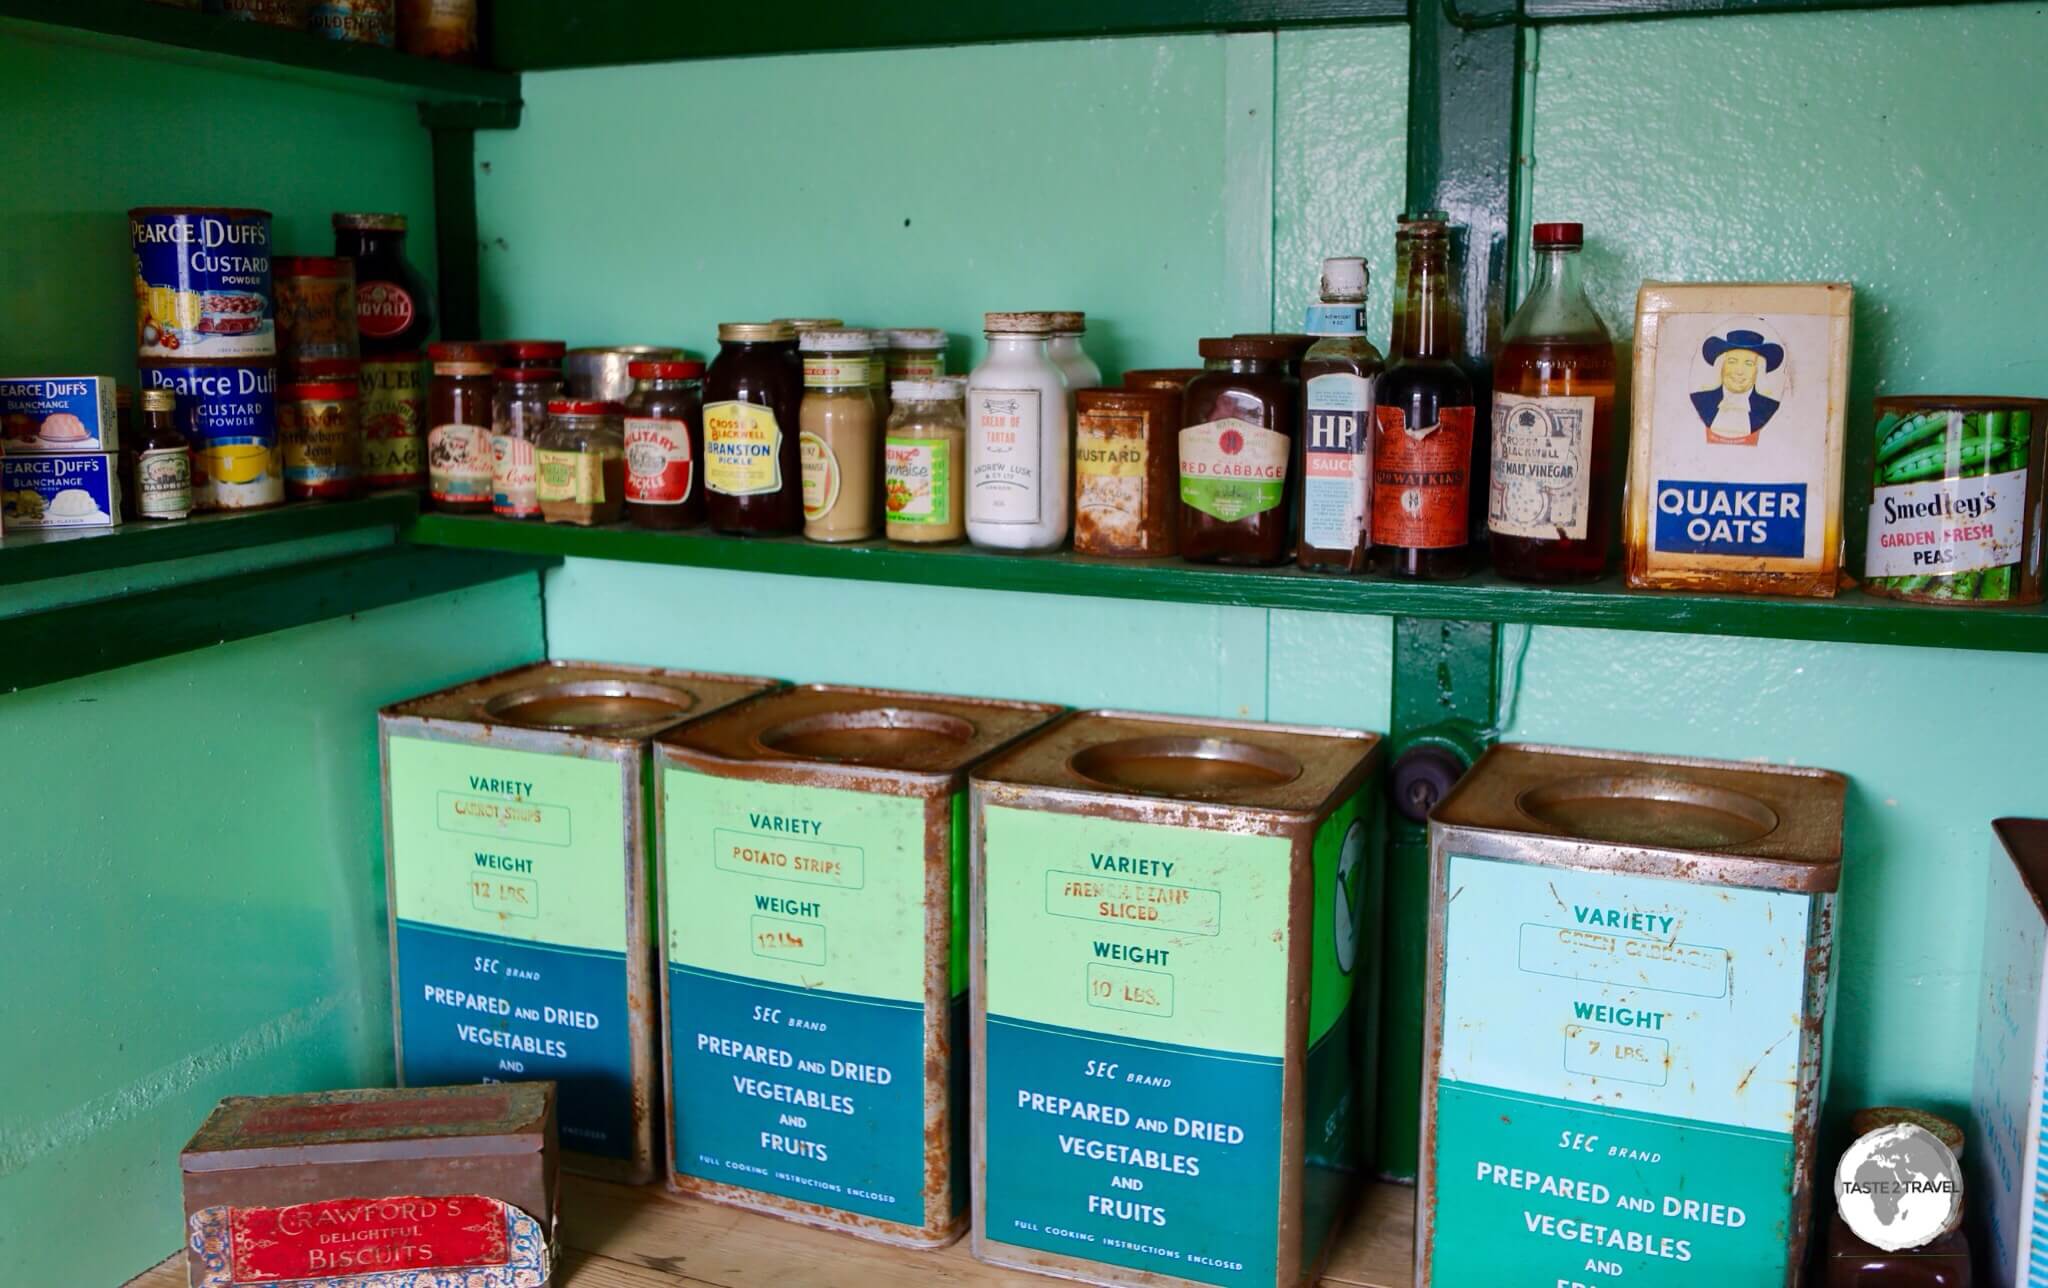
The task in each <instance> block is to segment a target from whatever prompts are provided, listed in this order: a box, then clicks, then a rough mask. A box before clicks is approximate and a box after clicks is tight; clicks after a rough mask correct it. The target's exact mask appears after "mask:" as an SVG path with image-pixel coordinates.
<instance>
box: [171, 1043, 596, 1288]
mask: <svg viewBox="0 0 2048 1288" xmlns="http://www.w3.org/2000/svg"><path fill="white" fill-rule="evenodd" d="M179 1161H180V1164H181V1168H182V1171H183V1175H184V1189H185V1221H186V1229H187V1233H188V1239H187V1244H186V1259H187V1265H188V1267H189V1271H190V1280H191V1283H192V1284H193V1286H194V1288H230V1286H232V1285H240V1284H257V1283H278V1282H306V1281H313V1280H317V1281H318V1282H319V1283H321V1284H323V1285H333V1288H354V1286H356V1285H361V1286H362V1288H372V1286H373V1285H383V1284H387V1283H391V1282H394V1278H393V1276H394V1275H395V1274H396V1273H398V1272H403V1271H408V1270H418V1269H423V1268H426V1267H429V1266H432V1267H437V1268H439V1269H442V1270H468V1271H470V1274H469V1275H468V1276H467V1277H464V1279H463V1282H464V1283H465V1284H469V1283H474V1284H477V1285H479V1288H514V1286H515V1285H525V1284H542V1283H546V1282H547V1278H548V1272H549V1263H550V1262H551V1261H552V1259H553V1256H554V1251H555V1219H556V1212H557V1205H558V1195H559V1189H558V1186H557V1183H556V1168H557V1145H556V1133H555V1087H554V1084H553V1083H547V1082H537V1083H524V1084H518V1085H504V1086H490V1087H483V1086H478V1087H426V1088H419V1089H415V1090H409V1091H405V1090H402V1091H392V1090H388V1089H375V1090H367V1091H317V1092H310V1093H306V1094H301V1095H290V1096H230V1097H229V1098H227V1099H226V1100H223V1101H221V1102H220V1104H219V1106H217V1107H216V1108H215V1109H214V1111H213V1112H212V1113H211V1114H209V1115H208V1116H207V1119H206V1122H205V1123H204V1124H202V1125H201V1126H200V1128H199V1130H198V1132H197V1133H195V1134H194V1135H193V1137H192V1139H191V1141H190V1142H189V1143H188V1144H187V1145H186V1146H185V1150H184V1153H183V1154H182V1155H181V1156H180V1159H179ZM480 1215H482V1216H486V1217H487V1218H488V1219H486V1220H482V1221H479V1220H478V1217H479V1216H480ZM344 1231H345V1232H346V1233H345V1234H342V1233H340V1232H344Z"/></svg>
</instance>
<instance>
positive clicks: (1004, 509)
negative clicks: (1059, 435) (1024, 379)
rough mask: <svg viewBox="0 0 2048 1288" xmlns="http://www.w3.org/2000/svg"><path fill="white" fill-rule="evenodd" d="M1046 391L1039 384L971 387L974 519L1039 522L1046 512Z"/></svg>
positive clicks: (969, 501) (969, 499) (969, 434)
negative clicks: (1042, 441)
mask: <svg viewBox="0 0 2048 1288" xmlns="http://www.w3.org/2000/svg"><path fill="white" fill-rule="evenodd" d="M1044 397H1045V395H1044V394H1043V393H1041V392H1040V391H1039V390H1036V389H970V390H968V391H967V469H968V473H969V474H970V475H971V476H972V485H971V487H970V489H969V491H968V494H967V517H968V518H970V519H972V520H974V521H975V522H976V523H1037V522H1038V521H1039V517H1040V515H1041V514H1042V513H1043V512H1044V496H1043V492H1044V486H1043V480H1042V479H1041V478H1040V477H1039V473H1038V450H1039V442H1038V440H1039V437H1040V435H1041V434H1043V433H1044V423H1043V420H1042V418H1041V415H1040V412H1041V409H1042V407H1043V405H1044V404H1043V399H1044Z"/></svg>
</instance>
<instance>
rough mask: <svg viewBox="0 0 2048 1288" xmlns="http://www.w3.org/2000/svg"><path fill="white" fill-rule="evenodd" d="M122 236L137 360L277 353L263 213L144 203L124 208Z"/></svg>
mask: <svg viewBox="0 0 2048 1288" xmlns="http://www.w3.org/2000/svg"><path fill="white" fill-rule="evenodd" d="M128 235H129V243H130V245H131V246H132V247H133V249H134V269H135V335H136V343H137V346H138V349H137V352H138V353H139V354H140V355H141V356H142V357H143V358H167V359H184V358H269V357H271V356H273V355H274V354H276V352H277V324H276V316H277V315H276V308H275V303H274V301H273V299H272V297H271V282H270V212H269V211H267V210H243V209H234V208H230V207H226V206H143V207H139V208H137V209H135V210H131V211H129V212H128Z"/></svg>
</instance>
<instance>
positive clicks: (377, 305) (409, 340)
mask: <svg viewBox="0 0 2048 1288" xmlns="http://www.w3.org/2000/svg"><path fill="white" fill-rule="evenodd" d="M334 253H335V254H336V255H339V256H342V257H344V258H347V259H352V260H354V261H355V263H356V330H357V332H358V333H359V334H360V335H361V336H362V346H363V356H364V357H365V358H371V357H379V356H382V355H384V354H395V353H417V352H418V351H419V350H420V348H421V347H422V346H423V345H425V344H426V342H427V336H428V335H430V334H432V333H433V330H434V306H433V303H432V301H431V300H430V299H429V291H428V287H427V279H426V278H424V277H422V276H420V273H419V270H418V269H416V268H414V267H413V266H412V265H411V264H410V263H408V262H407V261H406V258H405V216H404V215H388V214H350V213H340V214H336V215H335V216H334Z"/></svg>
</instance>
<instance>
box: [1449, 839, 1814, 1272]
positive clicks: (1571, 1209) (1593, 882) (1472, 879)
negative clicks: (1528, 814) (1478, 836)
mask: <svg viewBox="0 0 2048 1288" xmlns="http://www.w3.org/2000/svg"><path fill="white" fill-rule="evenodd" d="M1447 889H1448V890H1449V891H1451V892H1453V895H1454V897H1452V898H1451V899H1450V900H1449V902H1448V904H1447V905H1446V906H1445V911H1444V914H1443V916H1444V965H1443V969H1444V972H1445V976H1444V991H1443V1002H1442V1021H1443V1022H1442V1026H1441V1028H1442V1042H1443V1047H1442V1051H1441V1052H1440V1054H1439V1056H1438V1065H1437V1073H1438V1078H1439V1080H1438V1083H1437V1096H1436V1106H1435V1119H1434V1128H1435V1149H1434V1162H1433V1167H1434V1190H1435V1196H1434V1197H1435V1211H1436V1219H1435V1224H1434V1233H1435V1237H1434V1244H1433V1262H1432V1267H1431V1269H1432V1273H1433V1276H1434V1278H1435V1281H1436V1282H1438V1283H1443V1284H1466V1283H1471V1284H1479V1283H1486V1284H1499V1285H1503V1286H1504V1288H1519V1286H1522V1285H1527V1286H1528V1288H1535V1286H1536V1285H1541V1286H1542V1288H1552V1286H1553V1285H1556V1284H1583V1285H1587V1286H1588V1288H1621V1286H1622V1285H1627V1284H1635V1283H1638V1282H1640V1283H1645V1284H1658V1285H1660V1286H1662V1288H1691V1286H1692V1285H1699V1286H1700V1288H1709V1286H1711V1288H1720V1286H1721V1285H1727V1284H1757V1285H1763V1284H1779V1283H1783V1282H1784V1281H1785V1272H1786V1266H1785V1257H1786V1245H1787V1236H1788V1231H1789V1222H1790V1221H1791V1220H1792V1218H1793V1213H1792V1210H1791V1208H1792V1203H1791V1200H1790V1199H1789V1198H1788V1195H1789V1193H1790V1190H1791V1185H1792V1172H1793V1164H1794V1157H1795V1144H1794V1136H1793V1134H1792V1125H1793V1122H1794V1118H1795V1114H1796V1112H1797V1092H1798V1087H1799V1081H1800V1069H1799V1064H1800V1059H1801V1053H1802V1050H1803V1047H1804V1043H1803V1037H1804V1030H1803V1026H1802V1023H1801V1017H1802V1015H1803V1014H1804V1012H1805V993H1804V990H1805V987H1806V979H1805V970H1806V949H1807V943H1808V934H1809V929H1810V922H1811V916H1812V909H1813V898H1812V896H1810V895H1805V894H1796V893H1787V892H1781V891H1768V890H1755V889H1738V888H1731V887H1721V886H1709V885H1700V884H1695V883H1691V882H1683V881H1671V880H1665V879H1661V878H1651V877H1635V876H1624V875H1617V874H1614V873H1607V872H1587V871H1574V870H1571V869H1566V868H1560V867H1554V866H1548V865H1536V864H1525V863H1510V862H1503V861H1497V860H1491V859H1479V858H1472V857H1468V856H1464V855H1457V854H1453V855H1451V856H1450V857H1449V859H1448V877H1447Z"/></svg>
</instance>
